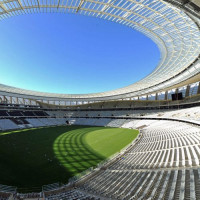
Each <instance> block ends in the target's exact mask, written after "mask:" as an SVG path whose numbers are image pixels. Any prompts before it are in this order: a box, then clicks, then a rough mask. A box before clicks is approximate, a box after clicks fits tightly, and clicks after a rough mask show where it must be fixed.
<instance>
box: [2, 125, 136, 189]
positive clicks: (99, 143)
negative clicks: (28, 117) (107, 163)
mask: <svg viewBox="0 0 200 200" xmlns="http://www.w3.org/2000/svg"><path fill="white" fill-rule="evenodd" d="M137 135H138V131H137V130H130V129H122V128H109V127H89V126H60V127H48V128H38V129H29V130H20V131H11V132H4V133H0V184H6V185H13V186H17V187H18V190H19V191H20V192H30V191H40V190H41V186H42V185H45V184H50V183H55V182H62V183H66V182H67V181H68V179H69V178H70V177H73V176H75V175H76V174H78V173H80V172H82V171H84V170H86V169H88V168H90V167H92V166H96V165H97V164H98V163H99V162H101V161H103V160H105V159H106V158H108V157H110V156H111V155H113V154H115V153H116V152H119V151H120V150H121V149H122V148H123V147H125V146H126V145H127V144H129V143H130V142H131V141H133V140H134V139H135V138H136V137H137Z"/></svg>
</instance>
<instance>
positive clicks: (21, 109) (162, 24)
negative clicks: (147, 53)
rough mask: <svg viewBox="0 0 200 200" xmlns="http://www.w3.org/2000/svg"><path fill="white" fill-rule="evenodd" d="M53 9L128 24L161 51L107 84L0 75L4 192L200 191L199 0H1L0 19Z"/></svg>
mask: <svg viewBox="0 0 200 200" xmlns="http://www.w3.org/2000/svg"><path fill="white" fill-rule="evenodd" d="M46 12H50V13H51V12H59V13H67V12H69V13H75V14H82V15H87V16H91V17H97V18H101V19H105V20H110V21H113V22H116V23H120V24H122V25H125V26H128V27H130V28H132V29H135V30H137V31H140V32H141V33H143V34H144V35H145V36H147V37H149V38H150V39H151V40H152V41H154V42H155V44H156V45H157V46H158V48H159V50H160V53H161V59H160V62H159V64H158V66H155V68H154V70H153V72H152V73H150V74H149V75H147V76H146V77H145V78H143V79H141V80H140V81H138V82H135V83H133V84H131V85H129V86H126V87H123V88H120V89H115V90H111V91H106V92H100V93H89V94H60V93H47V92H36V91H34V90H27V89H21V88H18V87H14V86H8V85H5V84H0V200H25V199H27V200H28V199H32V200H38V199H40V200H44V199H45V200H65V199H74V200H75V199H91V200H92V199H94V200H95V199H105V200H106V199H123V200H124V199H127V200H128V199H143V200H147V199H166V200H168V199H182V200H183V199H185V200H186V199H188V200H189V199H192V200H193V199H197V200H200V127H199V126H200V1H199V0H69V1H60V0H54V1H43V0H37V1H30V0H1V1H0V18H1V20H4V19H7V18H9V17H15V16H17V15H23V14H29V13H46Z"/></svg>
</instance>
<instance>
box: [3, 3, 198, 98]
mask: <svg viewBox="0 0 200 200" xmlns="http://www.w3.org/2000/svg"><path fill="white" fill-rule="evenodd" d="M199 7H200V3H199V0H191V1H189V0H165V1H162V0H62V1H60V0H52V1H51V0H50V1H42V0H32V1H30V0H0V18H1V19H5V18H7V17H11V16H15V15H19V14H29V13H35V12H36V13H38V12H63V13H68V12H71V13H78V14H84V15H88V16H93V17H99V18H102V19H106V20H111V21H114V22H117V23H120V24H122V25H126V26H129V27H130V28H133V29H136V30H138V31H140V32H142V33H143V34H145V35H146V36H147V37H149V38H151V39H152V40H153V41H154V42H155V43H156V44H157V45H158V47H159V49H160V52H161V59H160V62H159V65H158V66H157V67H156V68H155V69H154V71H153V72H152V73H151V74H149V75H148V76H146V77H145V78H144V79H142V80H140V81H138V82H136V83H133V84H132V85H129V86H127V87H124V88H120V89H117V90H112V91H108V92H102V93H93V94H54V93H43V92H35V91H31V90H24V89H20V88H15V87H11V86H7V85H3V84H0V91H1V92H5V93H12V94H18V95H19V94H21V95H24V96H29V97H30V96H31V97H32V98H36V97H37V98H38V97H42V98H47V99H51V98H56V99H90V100H108V99H120V98H127V97H133V96H138V95H144V94H149V93H153V92H156V91H160V90H164V89H165V88H168V87H171V86H173V85H176V84H178V83H180V82H182V81H185V80H188V79H190V78H191V77H194V76H195V75H197V74H198V73H199V72H200V63H199V59H198V58H199V54H200V29H199V28H200V27H199V24H200V21H199V17H200V15H199V11H200V9H199ZM27 67H28V66H27Z"/></svg>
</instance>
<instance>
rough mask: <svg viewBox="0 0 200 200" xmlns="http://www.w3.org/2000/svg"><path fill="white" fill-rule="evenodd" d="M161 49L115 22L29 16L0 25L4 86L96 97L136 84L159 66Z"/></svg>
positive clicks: (68, 16)
mask: <svg viewBox="0 0 200 200" xmlns="http://www.w3.org/2000/svg"><path fill="white" fill-rule="evenodd" d="M159 59H160V53H159V50H158V48H157V46H156V45H155V44H154V43H153V42H152V41H151V40H150V39H149V38H147V37H146V36H144V35H143V34H141V33H139V32H137V31H134V30H133V29H131V28H129V27H126V26H123V25H121V24H117V23H114V22H110V21H106V20H102V19H97V18H93V17H87V16H82V15H75V14H59V13H54V14H52V13H51V14H29V15H22V16H17V17H11V18H8V19H6V20H4V21H1V22H0V82H1V83H3V84H8V85H12V86H15V87H20V88H25V89H31V90H36V91H43V92H56V93H71V94H81V93H92V92H102V91H109V90H112V89H117V88H120V87H124V86H127V85H129V84H132V83H133V82H135V81H138V80H140V79H141V78H143V77H145V76H146V75H147V74H148V73H150V72H151V71H152V70H153V69H154V68H155V66H156V65H157V64H158V62H159Z"/></svg>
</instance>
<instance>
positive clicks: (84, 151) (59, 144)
mask: <svg viewBox="0 0 200 200" xmlns="http://www.w3.org/2000/svg"><path fill="white" fill-rule="evenodd" d="M95 129H96V130H97V128H89V127H85V128H81V129H76V130H72V131H70V132H67V133H64V134H62V135H61V136H59V137H58V138H57V139H56V141H55V143H54V152H55V155H56V157H57V158H58V160H59V161H60V163H61V164H62V166H64V167H65V169H66V170H67V171H68V173H70V175H71V176H74V175H76V174H77V173H80V172H82V171H84V170H86V169H88V168H90V167H92V166H96V165H97V164H98V163H99V162H101V161H102V160H104V159H105V157H103V156H102V155H100V154H98V153H97V152H96V151H94V150H93V149H92V148H91V147H90V146H89V145H88V144H87V142H86V140H85V136H86V135H87V134H88V133H89V132H91V131H94V130H95ZM98 129H99V128H98Z"/></svg>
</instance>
